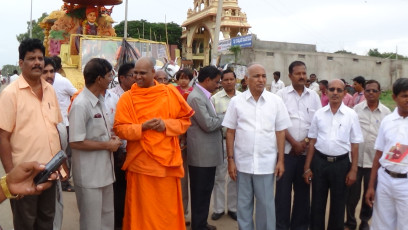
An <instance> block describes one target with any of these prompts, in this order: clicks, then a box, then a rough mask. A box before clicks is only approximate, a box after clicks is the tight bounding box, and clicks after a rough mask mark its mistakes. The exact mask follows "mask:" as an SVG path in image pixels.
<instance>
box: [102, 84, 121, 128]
mask: <svg viewBox="0 0 408 230" xmlns="http://www.w3.org/2000/svg"><path fill="white" fill-rule="evenodd" d="M118 101H119V97H118V95H116V94H115V93H113V92H111V90H106V93H105V109H106V117H107V118H108V121H109V122H108V124H109V131H110V132H111V133H113V122H114V121H115V114H116V105H117V104H118Z"/></svg>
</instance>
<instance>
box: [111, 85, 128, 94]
mask: <svg viewBox="0 0 408 230" xmlns="http://www.w3.org/2000/svg"><path fill="white" fill-rule="evenodd" d="M110 91H111V92H112V93H115V94H116V95H118V97H120V96H122V94H123V93H124V92H125V91H124V90H123V89H122V86H120V84H119V85H117V86H115V87H114V88H112V89H110Z"/></svg>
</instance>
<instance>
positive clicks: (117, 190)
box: [113, 148, 126, 228]
mask: <svg viewBox="0 0 408 230" xmlns="http://www.w3.org/2000/svg"><path fill="white" fill-rule="evenodd" d="M113 156H114V160H115V161H114V162H115V165H114V170H115V178H116V181H115V182H114V183H113V205H114V212H115V228H122V225H123V216H124V214H125V196H126V172H125V171H123V170H122V169H121V168H122V165H123V162H124V159H125V157H126V152H125V150H124V149H122V148H119V149H118V150H117V151H116V152H114V153H113Z"/></svg>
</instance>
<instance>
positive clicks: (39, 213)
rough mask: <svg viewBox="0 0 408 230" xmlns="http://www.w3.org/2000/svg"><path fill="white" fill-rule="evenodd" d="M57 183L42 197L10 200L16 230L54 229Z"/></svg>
mask: <svg viewBox="0 0 408 230" xmlns="http://www.w3.org/2000/svg"><path fill="white" fill-rule="evenodd" d="M55 186H56V183H55V182H53V184H52V186H51V187H50V188H49V189H47V190H45V191H43V192H42V193H41V194H40V195H36V196H25V197H24V198H22V199H20V200H10V204H11V211H12V212H13V224H14V229H15V230H50V229H53V224H54V216H55V200H56V197H55V196H56V187H55Z"/></svg>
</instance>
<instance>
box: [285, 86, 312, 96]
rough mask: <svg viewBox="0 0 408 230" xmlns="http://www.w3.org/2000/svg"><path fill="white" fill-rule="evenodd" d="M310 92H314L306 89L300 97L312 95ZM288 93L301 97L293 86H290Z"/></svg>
mask: <svg viewBox="0 0 408 230" xmlns="http://www.w3.org/2000/svg"><path fill="white" fill-rule="evenodd" d="M303 87H304V86H303ZM310 91H312V90H311V89H308V88H306V87H304V89H303V92H302V95H300V97H303V96H304V95H306V94H308V93H310ZM288 93H295V94H296V95H299V94H298V92H297V91H296V90H295V88H293V85H292V84H291V85H289V86H288Z"/></svg>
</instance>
